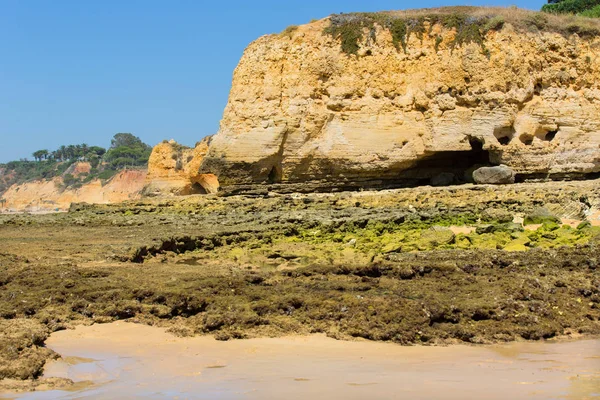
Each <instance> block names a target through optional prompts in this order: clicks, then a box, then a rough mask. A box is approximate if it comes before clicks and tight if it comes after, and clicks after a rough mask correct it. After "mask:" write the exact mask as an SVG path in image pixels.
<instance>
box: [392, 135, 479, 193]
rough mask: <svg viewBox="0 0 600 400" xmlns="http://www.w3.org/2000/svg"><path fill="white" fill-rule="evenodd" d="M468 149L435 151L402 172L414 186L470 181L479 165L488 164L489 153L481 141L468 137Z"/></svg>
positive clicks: (444, 184)
mask: <svg viewBox="0 0 600 400" xmlns="http://www.w3.org/2000/svg"><path fill="white" fill-rule="evenodd" d="M469 144H470V146H471V149H470V150H462V151H436V152H433V153H431V154H429V155H427V156H426V157H425V158H423V159H421V160H420V161H418V162H417V164H416V165H415V166H414V167H413V168H411V169H410V170H408V171H406V173H405V174H403V175H404V176H403V177H404V178H408V179H413V184H414V185H415V186H421V185H433V186H449V185H455V184H462V183H466V182H469V181H471V174H472V171H473V170H474V169H476V168H477V167H479V166H486V165H490V153H489V151H488V150H484V148H483V145H484V143H483V141H482V140H481V139H479V138H476V137H469Z"/></svg>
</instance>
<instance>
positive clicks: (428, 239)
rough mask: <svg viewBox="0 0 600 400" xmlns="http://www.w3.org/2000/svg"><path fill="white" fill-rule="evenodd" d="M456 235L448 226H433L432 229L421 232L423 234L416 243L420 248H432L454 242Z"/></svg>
mask: <svg viewBox="0 0 600 400" xmlns="http://www.w3.org/2000/svg"><path fill="white" fill-rule="evenodd" d="M455 238H456V235H454V232H452V231H451V230H450V229H448V228H444V227H441V226H433V227H431V228H430V229H428V230H426V231H423V232H421V236H420V238H419V239H418V241H417V243H416V247H417V248H418V249H419V250H431V249H434V248H436V247H438V246H443V245H448V244H452V243H454V239H455Z"/></svg>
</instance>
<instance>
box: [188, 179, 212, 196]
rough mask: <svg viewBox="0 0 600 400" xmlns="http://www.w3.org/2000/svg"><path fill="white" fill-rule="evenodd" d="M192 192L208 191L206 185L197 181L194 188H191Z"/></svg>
mask: <svg viewBox="0 0 600 400" xmlns="http://www.w3.org/2000/svg"><path fill="white" fill-rule="evenodd" d="M190 194H208V192H207V191H206V189H205V188H204V186H202V185H201V184H199V183H198V182H195V183H194V184H193V185H192V190H191V193H190Z"/></svg>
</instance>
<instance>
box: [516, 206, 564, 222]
mask: <svg viewBox="0 0 600 400" xmlns="http://www.w3.org/2000/svg"><path fill="white" fill-rule="evenodd" d="M545 222H554V223H556V224H561V220H560V218H558V217H557V216H556V215H553V214H552V213H551V212H550V211H548V210H547V209H545V208H541V207H540V208H537V209H535V210H534V211H533V212H531V213H530V214H528V215H527V216H525V219H524V221H523V225H539V224H543V223H545Z"/></svg>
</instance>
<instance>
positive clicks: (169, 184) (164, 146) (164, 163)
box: [144, 138, 219, 195]
mask: <svg viewBox="0 0 600 400" xmlns="http://www.w3.org/2000/svg"><path fill="white" fill-rule="evenodd" d="M209 142H210V138H205V139H204V140H202V141H201V142H199V143H198V144H197V145H196V147H195V148H193V149H192V148H188V147H185V146H181V145H179V144H177V143H176V142H175V141H174V140H171V141H169V142H166V141H165V142H163V143H160V144H158V145H156V146H155V147H154V148H153V149H152V154H151V155H150V159H149V160H148V176H147V178H146V186H145V188H144V193H145V194H149V195H152V194H176V195H188V194H195V193H198V194H200V193H202V194H206V193H216V192H217V190H218V189H219V182H218V180H217V179H216V177H215V176H214V175H212V174H200V173H199V172H198V170H199V169H200V164H201V163H202V160H203V158H204V156H205V154H206V153H207V151H208V144H209Z"/></svg>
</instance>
